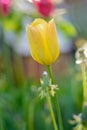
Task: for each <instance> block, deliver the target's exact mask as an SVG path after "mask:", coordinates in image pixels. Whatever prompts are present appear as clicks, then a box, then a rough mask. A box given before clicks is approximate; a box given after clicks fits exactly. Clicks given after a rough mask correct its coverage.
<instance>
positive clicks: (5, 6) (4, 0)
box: [0, 0, 11, 15]
mask: <svg viewBox="0 0 87 130" xmlns="http://www.w3.org/2000/svg"><path fill="white" fill-rule="evenodd" d="M0 4H1V8H2V13H3V14H5V15H7V14H8V13H9V6H10V5H11V0H1V1H0Z"/></svg>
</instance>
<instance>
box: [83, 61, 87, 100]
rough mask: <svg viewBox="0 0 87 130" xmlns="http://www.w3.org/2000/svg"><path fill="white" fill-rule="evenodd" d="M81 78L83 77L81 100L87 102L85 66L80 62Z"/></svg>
mask: <svg viewBox="0 0 87 130" xmlns="http://www.w3.org/2000/svg"><path fill="white" fill-rule="evenodd" d="M82 78H83V102H87V84H86V66H85V63H84V62H83V63H82Z"/></svg>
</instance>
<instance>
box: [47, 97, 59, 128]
mask: <svg viewBox="0 0 87 130" xmlns="http://www.w3.org/2000/svg"><path fill="white" fill-rule="evenodd" d="M47 101H48V105H49V108H50V114H51V117H52V121H53V125H54V129H55V130H58V128H57V123H56V120H55V116H54V112H53V108H52V104H51V99H50V96H49V95H48V96H47Z"/></svg>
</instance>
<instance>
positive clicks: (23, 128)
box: [0, 0, 87, 130]
mask: <svg viewBox="0 0 87 130" xmlns="http://www.w3.org/2000/svg"><path fill="white" fill-rule="evenodd" d="M38 3H39V4H38ZM86 13H87V0H52V1H51V0H36V1H35V0H0V130H53V125H52V120H51V117H50V113H49V108H48V105H47V102H46V99H42V100H41V99H40V98H39V97H38V93H37V89H38V88H39V87H40V78H41V76H42V73H43V71H44V70H46V68H45V67H44V66H42V65H40V64H38V63H36V62H35V61H34V60H33V59H32V57H31V55H30V51H29V47H28V42H27V38H26V25H27V24H30V23H31V22H32V21H33V20H34V19H35V18H38V17H39V18H44V19H45V20H47V21H48V20H50V19H51V18H54V20H55V23H56V28H57V33H58V40H59V44H60V50H61V54H60V57H59V58H58V60H57V61H56V62H55V63H54V64H53V65H52V69H53V74H54V79H55V83H56V84H58V87H59V90H58V92H57V93H58V97H59V99H58V100H59V104H60V108H61V114H62V120H63V125H64V130H72V129H73V127H74V126H73V125H72V124H70V123H69V120H72V119H73V115H74V114H77V115H78V114H79V113H80V112H81V109H82V100H83V98H82V96H83V94H82V74H81V67H80V65H77V64H76V63H75V62H76V59H75V53H76V51H77V50H78V48H79V47H81V46H83V45H84V44H85V43H86V39H87V29H86V27H87V17H86ZM38 40H39V39H38ZM54 110H55V109H54Z"/></svg>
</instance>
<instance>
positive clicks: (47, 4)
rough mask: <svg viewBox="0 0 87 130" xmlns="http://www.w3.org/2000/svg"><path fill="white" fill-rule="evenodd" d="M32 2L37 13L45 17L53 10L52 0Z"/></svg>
mask: <svg viewBox="0 0 87 130" xmlns="http://www.w3.org/2000/svg"><path fill="white" fill-rule="evenodd" d="M33 2H34V4H35V6H36V8H37V10H38V12H39V13H40V14H41V15H43V16H45V17H48V16H50V14H51V13H52V11H53V9H54V5H53V3H52V0H33Z"/></svg>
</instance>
